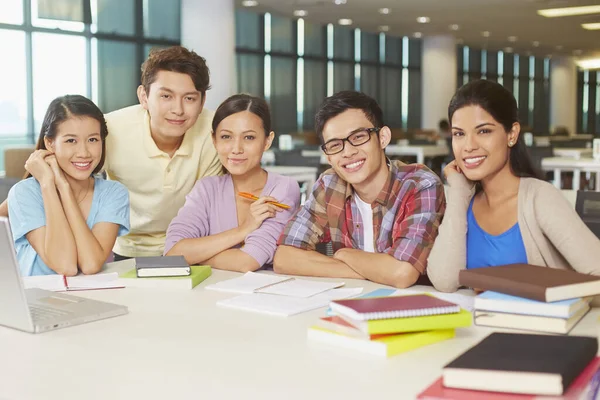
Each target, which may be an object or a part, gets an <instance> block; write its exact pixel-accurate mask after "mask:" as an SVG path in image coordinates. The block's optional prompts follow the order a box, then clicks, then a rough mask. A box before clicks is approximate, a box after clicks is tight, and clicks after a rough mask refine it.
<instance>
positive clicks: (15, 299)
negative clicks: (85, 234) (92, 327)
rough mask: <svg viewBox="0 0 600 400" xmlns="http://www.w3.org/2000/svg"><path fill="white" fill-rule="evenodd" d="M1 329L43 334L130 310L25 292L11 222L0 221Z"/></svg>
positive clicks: (32, 290) (64, 296) (58, 295)
mask: <svg viewBox="0 0 600 400" xmlns="http://www.w3.org/2000/svg"><path fill="white" fill-rule="evenodd" d="M0 304H2V306H1V307H0V325H3V326H7V327H9V328H15V329H19V330H22V331H25V332H32V333H41V332H46V331H50V330H54V329H60V328H64V327H67V326H73V325H79V324H83V323H86V322H91V321H96V320H99V319H104V318H110V317H116V316H117V315H123V314H127V307H125V306H121V305H117V304H111V303H105V302H102V301H96V300H90V299H85V298H82V297H76V296H70V295H66V294H61V293H56V292H49V291H47V290H42V289H27V290H25V289H23V282H22V280H21V272H20V269H19V264H18V262H17V255H16V253H15V247H14V243H13V239H12V235H11V232H10V225H9V223H8V219H7V218H4V217H0Z"/></svg>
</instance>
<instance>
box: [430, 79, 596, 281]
mask: <svg viewBox="0 0 600 400" xmlns="http://www.w3.org/2000/svg"><path fill="white" fill-rule="evenodd" d="M448 117H449V118H448V119H449V121H450V123H451V126H452V150H453V152H454V157H455V160H454V161H453V162H451V163H450V164H448V166H447V167H446V168H445V169H444V174H445V175H446V179H447V180H448V183H449V185H450V189H449V192H448V198H447V206H446V213H445V215H444V219H443V221H442V224H441V225H440V228H439V235H438V237H437V239H436V241H435V244H434V246H433V249H432V251H431V254H430V255H429V259H428V265H427V275H428V276H429V279H430V280H431V282H432V283H433V285H434V286H435V288H436V289H438V290H440V291H444V292H451V291H455V290H457V289H458V287H459V283H458V274H459V272H460V271H461V270H462V269H465V268H478V267H487V266H495V265H504V264H512V263H529V264H534V265H541V266H548V267H552V268H562V269H573V270H575V271H578V272H582V273H585V274H594V275H600V240H598V238H596V236H595V235H594V234H593V233H592V232H591V231H590V230H589V229H588V228H587V227H586V226H585V224H584V223H583V222H582V221H581V219H580V218H579V216H578V215H577V214H576V212H575V210H573V207H572V206H571V205H570V204H569V203H568V202H567V200H566V199H565V198H564V196H563V195H562V193H560V191H559V190H558V189H556V188H554V187H553V186H552V185H551V184H550V183H548V182H545V181H543V180H541V179H539V178H538V177H537V175H536V172H535V171H534V168H533V167H532V165H531V162H530V160H529V157H528V155H527V149H526V147H525V144H524V143H523V140H521V138H520V135H519V133H520V125H519V122H518V109H517V102H516V101H515V98H514V97H513V95H512V94H511V93H510V92H509V91H508V90H506V89H505V88H504V87H503V86H502V85H500V84H498V83H495V82H490V81H485V80H479V81H474V82H470V83H468V84H466V85H464V86H463V87H461V88H460V89H459V90H458V91H457V92H456V94H455V95H454V97H453V98H452V100H451V101H450V105H449V107H448Z"/></svg>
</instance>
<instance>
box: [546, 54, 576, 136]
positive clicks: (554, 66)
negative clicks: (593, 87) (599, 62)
mask: <svg viewBox="0 0 600 400" xmlns="http://www.w3.org/2000/svg"><path fill="white" fill-rule="evenodd" d="M559 125H562V126H566V127H567V128H568V129H569V132H570V133H571V134H572V135H574V134H576V133H578V132H577V66H576V65H575V60H574V59H573V58H571V57H554V58H552V60H551V61H550V130H551V131H552V130H553V129H554V128H555V127H556V126H559Z"/></svg>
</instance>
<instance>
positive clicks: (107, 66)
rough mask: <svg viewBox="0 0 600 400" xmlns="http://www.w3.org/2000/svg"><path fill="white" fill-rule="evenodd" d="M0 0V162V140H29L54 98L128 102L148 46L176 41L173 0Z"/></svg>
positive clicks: (107, 106)
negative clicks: (0, 57) (6, 57)
mask: <svg viewBox="0 0 600 400" xmlns="http://www.w3.org/2000/svg"><path fill="white" fill-rule="evenodd" d="M0 2H1V3H2V6H1V10H2V11H0V52H1V54H10V62H5V63H4V64H3V70H2V72H3V74H2V75H1V76H0V85H1V86H2V88H3V90H2V92H0V170H2V169H3V168H4V165H3V161H2V154H3V146H4V145H8V144H10V145H13V144H22V143H34V141H35V140H37V136H38V132H39V129H40V126H41V124H42V120H43V118H44V114H45V112H46V109H47V108H48V105H49V103H50V102H51V101H52V100H53V99H54V98H56V97H58V96H62V95H65V94H81V95H84V96H86V97H88V98H91V99H92V100H93V101H94V102H95V103H96V104H97V105H98V106H99V107H100V108H101V109H102V111H104V112H110V111H113V110H115V109H118V108H121V107H125V106H128V105H131V104H135V103H137V95H136V88H137V86H138V85H139V82H140V65H141V64H142V62H143V61H144V59H145V57H146V56H147V54H148V52H149V50H150V48H152V47H168V46H173V45H178V44H179V31H180V21H179V18H180V16H179V14H180V12H179V6H180V0H175V1H173V2H169V3H165V2H163V1H159V0H1V1H0ZM61 49H62V50H61ZM64 49H67V50H64Z"/></svg>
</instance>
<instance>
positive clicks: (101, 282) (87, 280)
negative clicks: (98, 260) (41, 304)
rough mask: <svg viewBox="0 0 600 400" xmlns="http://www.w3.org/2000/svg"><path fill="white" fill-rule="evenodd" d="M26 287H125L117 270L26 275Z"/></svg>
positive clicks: (92, 288)
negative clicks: (74, 273)
mask: <svg viewBox="0 0 600 400" xmlns="http://www.w3.org/2000/svg"><path fill="white" fill-rule="evenodd" d="M23 287H24V288H25V289H31V288H37V289H44V290H50V291H52V292H67V291H73V290H94V289H116V288H123V287H125V285H123V284H122V283H121V282H120V281H119V276H118V274H117V273H116V272H111V273H106V274H96V275H83V274H79V275H76V276H64V275H58V274H55V275H37V276H24V277H23Z"/></svg>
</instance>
